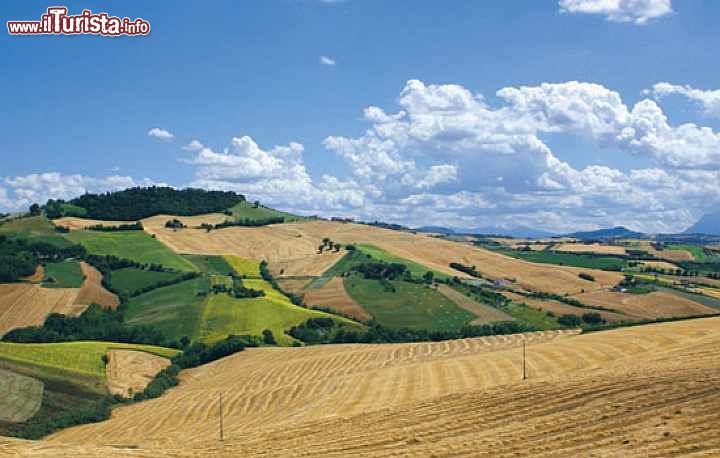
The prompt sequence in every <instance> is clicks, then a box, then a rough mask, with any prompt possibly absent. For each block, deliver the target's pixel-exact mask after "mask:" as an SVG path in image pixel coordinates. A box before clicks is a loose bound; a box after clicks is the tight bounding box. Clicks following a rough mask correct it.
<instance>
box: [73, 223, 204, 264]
mask: <svg viewBox="0 0 720 458" xmlns="http://www.w3.org/2000/svg"><path fill="white" fill-rule="evenodd" d="M67 237H68V238H69V239H70V240H72V241H73V242H76V243H81V244H82V245H83V246H84V247H85V248H87V250H88V251H89V252H90V253H92V254H98V255H108V254H109V255H113V256H117V257H119V258H126V259H131V260H133V261H136V262H140V263H148V264H149V263H155V264H162V265H163V266H165V267H168V268H171V269H176V270H182V271H196V270H198V269H197V267H195V265H194V264H193V263H192V262H190V261H188V260H187V259H184V258H183V257H182V256H180V255H178V254H176V253H174V252H173V251H172V250H170V248H168V247H166V246H165V245H163V244H162V243H160V242H159V241H157V240H155V239H154V238H152V237H151V236H150V235H148V234H147V233H145V232H143V231H121V232H100V231H72V232H71V233H70V234H67Z"/></svg>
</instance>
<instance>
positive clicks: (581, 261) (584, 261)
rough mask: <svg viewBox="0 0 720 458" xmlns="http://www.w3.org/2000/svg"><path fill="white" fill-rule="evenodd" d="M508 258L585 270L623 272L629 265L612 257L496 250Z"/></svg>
mask: <svg viewBox="0 0 720 458" xmlns="http://www.w3.org/2000/svg"><path fill="white" fill-rule="evenodd" d="M495 251H498V252H500V253H502V254H504V255H506V256H510V257H513V258H517V259H523V260H525V261H530V262H537V263H541V264H556V265H559V266H570V267H582V268H585V269H602V270H618V271H619V270H621V269H622V268H624V267H625V266H626V265H627V261H625V260H624V259H620V258H616V257H612V256H593V255H588V254H572V253H557V252H555V251H518V250H495Z"/></svg>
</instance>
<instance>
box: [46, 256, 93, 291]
mask: <svg viewBox="0 0 720 458" xmlns="http://www.w3.org/2000/svg"><path fill="white" fill-rule="evenodd" d="M51 279H52V280H51ZM84 281H85V275H83V273H82V270H81V269H80V263H78V262H77V261H63V262H50V263H47V264H46V265H45V278H44V279H43V286H44V287H45V288H80V287H81V286H82V284H83V282H84Z"/></svg>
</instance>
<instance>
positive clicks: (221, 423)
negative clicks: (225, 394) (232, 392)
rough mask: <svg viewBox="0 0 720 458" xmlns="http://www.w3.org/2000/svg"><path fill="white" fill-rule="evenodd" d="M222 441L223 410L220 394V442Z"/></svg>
mask: <svg viewBox="0 0 720 458" xmlns="http://www.w3.org/2000/svg"><path fill="white" fill-rule="evenodd" d="M223 440H224V437H223V408H222V393H220V442H222V441H223Z"/></svg>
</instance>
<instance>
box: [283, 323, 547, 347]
mask: <svg viewBox="0 0 720 458" xmlns="http://www.w3.org/2000/svg"><path fill="white" fill-rule="evenodd" d="M536 330H537V329H536V328H534V327H532V326H529V325H526V324H521V323H518V322H515V321H507V322H499V323H492V324H484V325H480V326H473V325H467V326H464V327H462V328H460V329H457V330H446V331H429V330H425V329H409V328H388V327H385V326H382V325H380V324H378V323H377V322H371V323H370V325H369V327H368V329H367V330H365V331H361V330H358V329H356V328H352V327H350V326H348V325H346V324H344V323H340V322H338V321H335V320H331V319H329V318H311V319H309V320H307V321H305V322H304V323H302V324H300V325H298V326H293V327H292V328H290V330H289V331H288V332H287V333H288V335H290V336H292V337H294V338H296V339H298V340H300V341H302V342H305V343H307V344H327V343H400V342H428V341H430V342H438V341H442V340H452V339H466V338H471V337H482V336H492V335H505V334H516V333H520V332H531V331H536Z"/></svg>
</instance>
